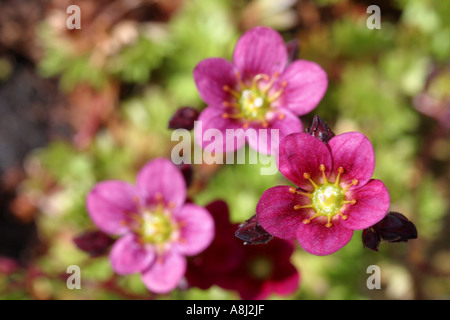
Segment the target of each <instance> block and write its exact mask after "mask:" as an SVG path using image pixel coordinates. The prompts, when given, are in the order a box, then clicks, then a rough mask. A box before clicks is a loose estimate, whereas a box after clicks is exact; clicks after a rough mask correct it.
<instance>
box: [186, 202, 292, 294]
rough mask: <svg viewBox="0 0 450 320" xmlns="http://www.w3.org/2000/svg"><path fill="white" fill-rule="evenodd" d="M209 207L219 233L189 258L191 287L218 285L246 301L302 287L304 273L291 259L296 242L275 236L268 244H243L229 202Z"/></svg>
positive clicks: (187, 276)
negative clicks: (206, 245) (207, 245)
mask: <svg viewBox="0 0 450 320" xmlns="http://www.w3.org/2000/svg"><path fill="white" fill-rule="evenodd" d="M206 208H207V209H208V210H210V212H211V214H212V215H213V217H214V221H215V226H216V236H215V238H214V240H213V242H212V243H211V245H210V246H209V247H208V248H207V249H206V250H205V251H204V252H202V253H201V254H199V255H197V256H195V257H193V258H192V259H190V260H189V267H188V272H187V273H186V278H187V281H188V283H189V284H190V285H191V286H196V287H199V288H202V289H207V288H209V287H211V286H212V285H218V286H220V287H221V288H224V289H227V290H234V291H237V292H238V293H239V295H240V297H241V298H242V299H246V300H247V299H253V300H261V299H265V298H267V297H268V296H269V295H270V294H272V293H276V294H278V295H281V296H285V295H289V294H292V293H294V292H295V291H296V290H297V289H298V287H299V282H300V274H299V272H298V271H297V269H296V268H295V267H294V265H292V263H291V261H290V259H291V256H292V253H293V252H294V245H293V243H292V241H289V240H284V239H278V238H274V239H272V240H271V241H270V242H269V243H268V244H259V245H243V242H242V241H241V240H239V239H238V238H236V237H235V236H234V233H235V231H236V229H237V228H238V227H239V225H238V224H232V223H231V222H230V220H229V215H228V206H227V204H226V203H225V202H223V201H215V202H213V203H211V204H209V205H208V206H207V207H206Z"/></svg>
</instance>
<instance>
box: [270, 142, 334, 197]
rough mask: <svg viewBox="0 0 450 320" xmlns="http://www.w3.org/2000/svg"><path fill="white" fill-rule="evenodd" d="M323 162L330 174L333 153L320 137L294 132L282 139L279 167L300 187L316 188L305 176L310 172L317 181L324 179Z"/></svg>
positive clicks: (326, 171) (326, 172)
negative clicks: (321, 169) (321, 168)
mask: <svg viewBox="0 0 450 320" xmlns="http://www.w3.org/2000/svg"><path fill="white" fill-rule="evenodd" d="M321 164H323V165H325V174H328V173H329V172H330V170H331V167H332V161H331V153H330V150H329V149H328V148H327V145H326V144H324V143H323V142H322V141H320V140H319V139H318V138H315V137H313V136H311V135H309V134H307V133H293V134H290V135H288V136H287V137H285V138H284V139H283V140H281V143H280V149H279V164H278V168H279V170H280V172H281V173H282V174H283V175H284V176H285V177H286V178H288V179H289V180H291V181H292V182H293V183H295V184H296V185H297V186H299V187H300V188H302V189H304V190H309V191H312V190H313V189H314V188H313V186H312V184H311V182H309V181H308V180H307V179H305V178H304V177H303V174H304V173H309V174H310V175H311V179H312V180H313V181H314V182H315V183H318V182H320V181H322V172H321V171H320V169H319V167H320V165H321Z"/></svg>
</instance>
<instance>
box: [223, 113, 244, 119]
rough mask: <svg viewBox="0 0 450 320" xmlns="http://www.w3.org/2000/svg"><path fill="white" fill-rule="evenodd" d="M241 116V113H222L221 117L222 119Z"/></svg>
mask: <svg viewBox="0 0 450 320" xmlns="http://www.w3.org/2000/svg"><path fill="white" fill-rule="evenodd" d="M243 117H244V115H243V114H242V113H222V118H224V119H240V118H243Z"/></svg>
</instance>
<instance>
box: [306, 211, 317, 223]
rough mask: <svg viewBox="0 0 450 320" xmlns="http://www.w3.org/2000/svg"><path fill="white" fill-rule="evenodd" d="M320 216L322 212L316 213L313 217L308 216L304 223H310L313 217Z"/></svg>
mask: <svg viewBox="0 0 450 320" xmlns="http://www.w3.org/2000/svg"><path fill="white" fill-rule="evenodd" d="M320 216H321V214H320V213H315V214H314V215H313V216H312V217H310V218H307V219H303V223H304V224H309V223H311V220H312V219H315V218H317V217H320Z"/></svg>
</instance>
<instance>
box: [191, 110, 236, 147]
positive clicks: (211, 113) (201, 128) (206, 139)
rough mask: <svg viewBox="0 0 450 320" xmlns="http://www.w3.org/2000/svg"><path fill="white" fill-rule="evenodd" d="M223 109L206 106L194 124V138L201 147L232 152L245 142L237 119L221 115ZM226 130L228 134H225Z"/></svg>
mask: <svg viewBox="0 0 450 320" xmlns="http://www.w3.org/2000/svg"><path fill="white" fill-rule="evenodd" d="M224 112H225V110H224V109H219V108H214V107H207V108H206V109H204V110H203V111H202V112H201V113H200V116H199V118H198V121H197V122H196V125H195V140H196V142H197V144H198V145H199V146H201V147H202V149H205V148H207V149H209V151H213V152H216V153H225V152H232V151H236V150H238V149H240V148H241V147H242V146H243V145H244V144H245V137H244V130H242V129H241V127H242V125H241V124H240V122H239V121H237V120H233V119H225V118H224V117H222V115H223V114H224ZM227 132H228V134H227Z"/></svg>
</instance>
